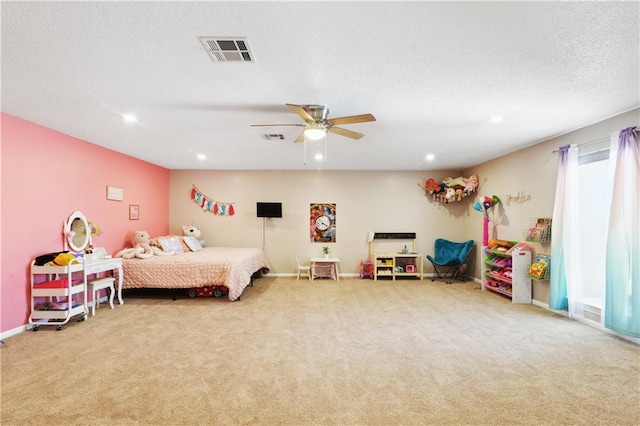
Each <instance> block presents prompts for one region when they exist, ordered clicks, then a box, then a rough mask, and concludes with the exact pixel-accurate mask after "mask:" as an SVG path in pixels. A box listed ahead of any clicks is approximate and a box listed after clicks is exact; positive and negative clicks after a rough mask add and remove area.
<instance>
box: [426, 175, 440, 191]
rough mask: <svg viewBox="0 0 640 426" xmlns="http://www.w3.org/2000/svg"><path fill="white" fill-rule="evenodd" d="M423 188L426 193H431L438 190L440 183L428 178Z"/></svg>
mask: <svg viewBox="0 0 640 426" xmlns="http://www.w3.org/2000/svg"><path fill="white" fill-rule="evenodd" d="M424 190H425V192H426V193H427V194H429V195H432V194H433V193H436V194H437V193H438V192H440V184H439V183H438V182H436V181H435V180H433V179H431V178H429V179H427V182H426V183H425V185H424Z"/></svg>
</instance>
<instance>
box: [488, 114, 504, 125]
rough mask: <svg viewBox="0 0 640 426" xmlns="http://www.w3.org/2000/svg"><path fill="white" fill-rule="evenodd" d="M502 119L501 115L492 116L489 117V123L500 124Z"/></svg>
mask: <svg viewBox="0 0 640 426" xmlns="http://www.w3.org/2000/svg"><path fill="white" fill-rule="evenodd" d="M503 118H504V117H503V116H501V115H494V116H493V117H491V120H489V123H500V122H502V119H503Z"/></svg>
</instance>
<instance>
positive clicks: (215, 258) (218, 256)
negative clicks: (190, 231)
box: [122, 247, 270, 300]
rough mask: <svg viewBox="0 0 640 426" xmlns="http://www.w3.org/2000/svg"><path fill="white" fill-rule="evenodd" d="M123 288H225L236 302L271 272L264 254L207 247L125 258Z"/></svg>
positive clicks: (228, 248)
mask: <svg viewBox="0 0 640 426" xmlns="http://www.w3.org/2000/svg"><path fill="white" fill-rule="evenodd" d="M122 269H123V272H124V283H123V286H122V288H123V289H125V290H126V289H132V288H162V289H181V288H197V287H205V286H216V285H224V286H225V287H227V288H228V289H229V300H237V299H239V298H240V295H242V292H243V291H244V289H245V288H246V287H247V286H248V285H249V284H251V283H252V277H253V275H254V274H255V273H256V272H265V273H266V272H268V271H269V269H270V266H269V261H268V259H267V256H266V255H265V253H264V251H263V250H262V249H259V248H248V247H204V248H203V249H202V250H200V251H194V252H192V251H187V252H185V253H180V254H176V255H173V256H153V257H151V258H149V259H138V258H133V259H123V261H122Z"/></svg>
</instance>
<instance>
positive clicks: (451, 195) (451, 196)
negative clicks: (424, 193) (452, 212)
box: [444, 188, 456, 203]
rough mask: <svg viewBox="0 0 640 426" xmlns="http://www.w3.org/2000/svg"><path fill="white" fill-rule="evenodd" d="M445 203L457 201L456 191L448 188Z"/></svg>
mask: <svg viewBox="0 0 640 426" xmlns="http://www.w3.org/2000/svg"><path fill="white" fill-rule="evenodd" d="M444 199H445V202H447V203H451V202H453V201H455V200H456V190H455V189H453V188H447V190H446V192H445V195H444Z"/></svg>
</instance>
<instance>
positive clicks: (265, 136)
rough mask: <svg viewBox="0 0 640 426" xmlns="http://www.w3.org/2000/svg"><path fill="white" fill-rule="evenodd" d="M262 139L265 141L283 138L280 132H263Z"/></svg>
mask: <svg viewBox="0 0 640 426" xmlns="http://www.w3.org/2000/svg"><path fill="white" fill-rule="evenodd" d="M262 139H264V140H265V141H275V140H284V135H283V134H280V133H270V134H267V133H263V134H262Z"/></svg>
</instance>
